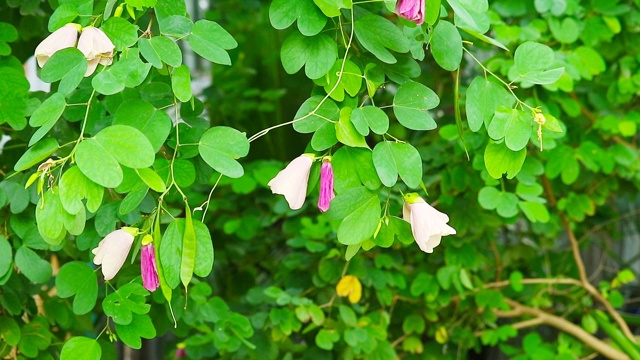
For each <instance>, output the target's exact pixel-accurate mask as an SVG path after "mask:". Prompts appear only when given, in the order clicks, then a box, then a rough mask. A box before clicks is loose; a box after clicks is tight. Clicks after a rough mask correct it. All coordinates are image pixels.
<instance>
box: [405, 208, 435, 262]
mask: <svg viewBox="0 0 640 360" xmlns="http://www.w3.org/2000/svg"><path fill="white" fill-rule="evenodd" d="M425 204H426V203H415V204H411V205H409V207H410V208H411V221H409V222H410V223H411V233H413V238H414V239H415V241H416V243H418V246H419V247H420V249H421V250H422V251H424V252H433V248H431V250H430V251H429V248H428V247H427V242H428V241H429V237H430V236H431V235H432V232H433V228H432V226H431V224H430V222H429V221H428V216H429V215H428V209H427V208H425V207H424V206H420V205H425Z"/></svg>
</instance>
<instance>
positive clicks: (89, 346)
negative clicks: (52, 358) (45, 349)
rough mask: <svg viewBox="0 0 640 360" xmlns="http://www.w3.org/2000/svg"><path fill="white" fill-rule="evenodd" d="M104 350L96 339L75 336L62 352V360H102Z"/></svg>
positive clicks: (65, 344) (68, 341)
mask: <svg viewBox="0 0 640 360" xmlns="http://www.w3.org/2000/svg"><path fill="white" fill-rule="evenodd" d="M101 357H102V349H101V348H100V344H98V342H97V341H96V340H94V339H89V338H87V337H84V336H75V337H72V338H71V339H69V340H67V342H66V343H64V346H63V347H62V351H61V352H60V360H77V359H82V360H100V359H101Z"/></svg>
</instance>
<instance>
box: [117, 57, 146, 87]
mask: <svg viewBox="0 0 640 360" xmlns="http://www.w3.org/2000/svg"><path fill="white" fill-rule="evenodd" d="M129 54H131V55H130V56H129V57H127V58H120V61H118V62H117V63H115V64H113V65H112V66H110V67H109V69H108V70H107V71H108V72H111V74H112V75H113V78H114V79H116V81H118V82H119V83H120V84H122V85H124V86H125V87H128V88H134V87H136V86H138V85H140V84H142V82H144V80H145V79H146V78H147V75H148V74H149V70H151V64H147V63H145V62H142V60H140V57H139V56H138V54H137V53H135V54H134V53H133V52H130V53H129Z"/></svg>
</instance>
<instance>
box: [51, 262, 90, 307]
mask: <svg viewBox="0 0 640 360" xmlns="http://www.w3.org/2000/svg"><path fill="white" fill-rule="evenodd" d="M56 289H57V290H58V296H59V297H61V298H63V299H66V298H68V297H71V296H74V295H75V298H74V299H73V313H74V314H76V315H83V314H86V313H88V312H90V311H91V309H93V307H94V306H95V305H96V301H97V300H98V278H97V276H96V273H95V272H94V271H93V269H92V268H91V267H90V266H89V265H87V264H86V263H83V262H80V261H72V262H68V263H66V264H64V265H63V266H62V267H61V268H60V271H59V272H58V275H57V276H56Z"/></svg>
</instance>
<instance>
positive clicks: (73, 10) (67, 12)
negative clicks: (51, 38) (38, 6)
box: [47, 4, 78, 32]
mask: <svg viewBox="0 0 640 360" xmlns="http://www.w3.org/2000/svg"><path fill="white" fill-rule="evenodd" d="M77 17H78V8H77V7H76V6H75V5H74V4H62V5H60V6H58V8H57V9H56V10H55V11H54V12H53V14H51V17H50V18H49V24H48V26H47V29H48V30H49V32H54V31H56V30H58V29H60V28H61V27H63V26H65V25H66V24H68V23H70V22H72V21H73V20H75V18H77Z"/></svg>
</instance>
